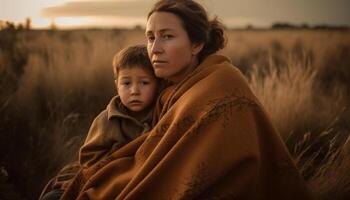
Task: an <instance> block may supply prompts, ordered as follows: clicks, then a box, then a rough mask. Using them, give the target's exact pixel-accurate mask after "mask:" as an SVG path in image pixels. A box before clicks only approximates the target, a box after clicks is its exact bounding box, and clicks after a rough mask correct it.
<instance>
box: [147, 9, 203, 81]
mask: <svg viewBox="0 0 350 200" xmlns="http://www.w3.org/2000/svg"><path fill="white" fill-rule="evenodd" d="M146 37H147V40H148V42H147V51H148V56H149V58H150V60H151V62H152V65H153V68H154V72H155V74H156V76H157V77H159V78H165V79H168V80H170V81H173V82H179V81H181V80H182V79H183V78H185V77H186V76H187V75H188V74H189V73H191V72H192V71H193V69H194V68H195V67H196V66H197V65H198V58H197V54H198V53H199V51H200V50H201V49H202V47H203V45H195V44H192V42H191V41H190V39H189V37H188V34H187V32H186V30H185V29H184V28H183V26H182V22H181V20H180V18H178V17H177V16H176V15H174V14H172V13H168V12H155V13H153V14H152V15H151V16H150V17H149V19H148V21H147V26H146Z"/></svg>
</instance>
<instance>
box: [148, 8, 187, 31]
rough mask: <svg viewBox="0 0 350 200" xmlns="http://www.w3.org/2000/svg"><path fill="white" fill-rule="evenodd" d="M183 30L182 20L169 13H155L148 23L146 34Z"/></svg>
mask: <svg viewBox="0 0 350 200" xmlns="http://www.w3.org/2000/svg"><path fill="white" fill-rule="evenodd" d="M179 29H183V27H182V22H181V19H180V18H179V17H178V16H176V15H175V14H172V13H169V12H155V13H153V14H152V15H151V16H150V17H149V18H148V21H147V25H146V34H147V33H148V32H164V31H176V30H179Z"/></svg>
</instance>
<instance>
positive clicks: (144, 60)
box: [113, 45, 154, 79]
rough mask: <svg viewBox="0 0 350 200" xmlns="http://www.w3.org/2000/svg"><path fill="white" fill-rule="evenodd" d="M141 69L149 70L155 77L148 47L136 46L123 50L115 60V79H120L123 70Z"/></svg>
mask: <svg viewBox="0 0 350 200" xmlns="http://www.w3.org/2000/svg"><path fill="white" fill-rule="evenodd" d="M134 67H140V68H143V69H146V70H149V71H150V72H151V73H152V74H153V75H154V71H153V68H152V63H151V61H150V60H149V57H148V53H147V47H146V45H135V46H130V47H126V48H124V49H122V50H121V51H119V52H118V53H117V54H116V55H115V56H114V58H113V72H114V78H115V79H117V78H118V73H119V71H120V70H121V69H130V68H134Z"/></svg>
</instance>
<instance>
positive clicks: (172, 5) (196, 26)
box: [148, 0, 226, 62]
mask: <svg viewBox="0 0 350 200" xmlns="http://www.w3.org/2000/svg"><path fill="white" fill-rule="evenodd" d="M155 12H169V13H172V14H175V15H176V16H178V17H179V18H180V19H181V21H182V25H183V27H184V29H185V30H186V32H187V34H188V36H189V38H190V40H191V42H192V43H193V44H201V43H204V47H203V49H202V50H201V52H199V54H198V58H199V61H200V62H201V61H202V60H203V59H204V58H206V57H207V56H208V55H210V54H212V53H215V52H217V51H218V50H220V49H222V48H224V47H225V45H226V38H225V35H224V28H223V26H222V24H221V23H220V22H219V21H218V20H217V18H214V19H213V20H209V19H208V14H207V12H206V10H205V9H204V8H203V6H201V5H200V4H199V3H197V2H195V1H193V0H160V1H158V2H157V3H156V4H155V5H154V7H153V9H152V10H151V11H150V12H149V13H148V18H149V17H150V16H151V15H152V14H153V13H155Z"/></svg>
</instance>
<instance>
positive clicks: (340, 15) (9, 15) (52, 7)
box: [0, 0, 350, 28]
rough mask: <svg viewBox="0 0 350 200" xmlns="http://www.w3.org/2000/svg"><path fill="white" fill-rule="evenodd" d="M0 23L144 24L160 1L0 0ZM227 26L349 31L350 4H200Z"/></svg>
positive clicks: (321, 0) (323, 0) (221, 0)
mask: <svg viewBox="0 0 350 200" xmlns="http://www.w3.org/2000/svg"><path fill="white" fill-rule="evenodd" d="M0 1H1V4H0V5H1V7H0V21H10V22H14V23H16V24H18V23H24V22H25V20H26V19H27V18H30V19H31V26H32V28H49V27H51V25H52V24H55V26H56V27H58V28H76V27H78V28H80V27H102V28H104V27H134V26H136V25H141V26H142V25H144V24H145V21H146V16H147V12H148V11H149V10H150V9H151V6H152V5H153V4H154V2H155V1H156V0H30V1H28V0H0ZM198 1H199V2H201V3H202V4H203V6H204V7H206V8H207V10H208V11H209V13H210V14H211V15H215V16H218V17H219V18H220V19H221V21H223V22H224V23H225V25H226V26H228V27H245V26H247V25H254V26H264V27H268V26H270V25H271V24H273V23H276V22H287V23H294V24H310V25H314V24H329V25H336V26H342V25H345V26H350V20H349V19H350V12H348V10H347V8H349V7H350V1H347V0H338V1H337V3H334V2H333V1H332V0H310V1H301V0H295V1H281V0H270V1H269V3H262V2H261V1H259V0H245V1H241V0H198Z"/></svg>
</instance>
